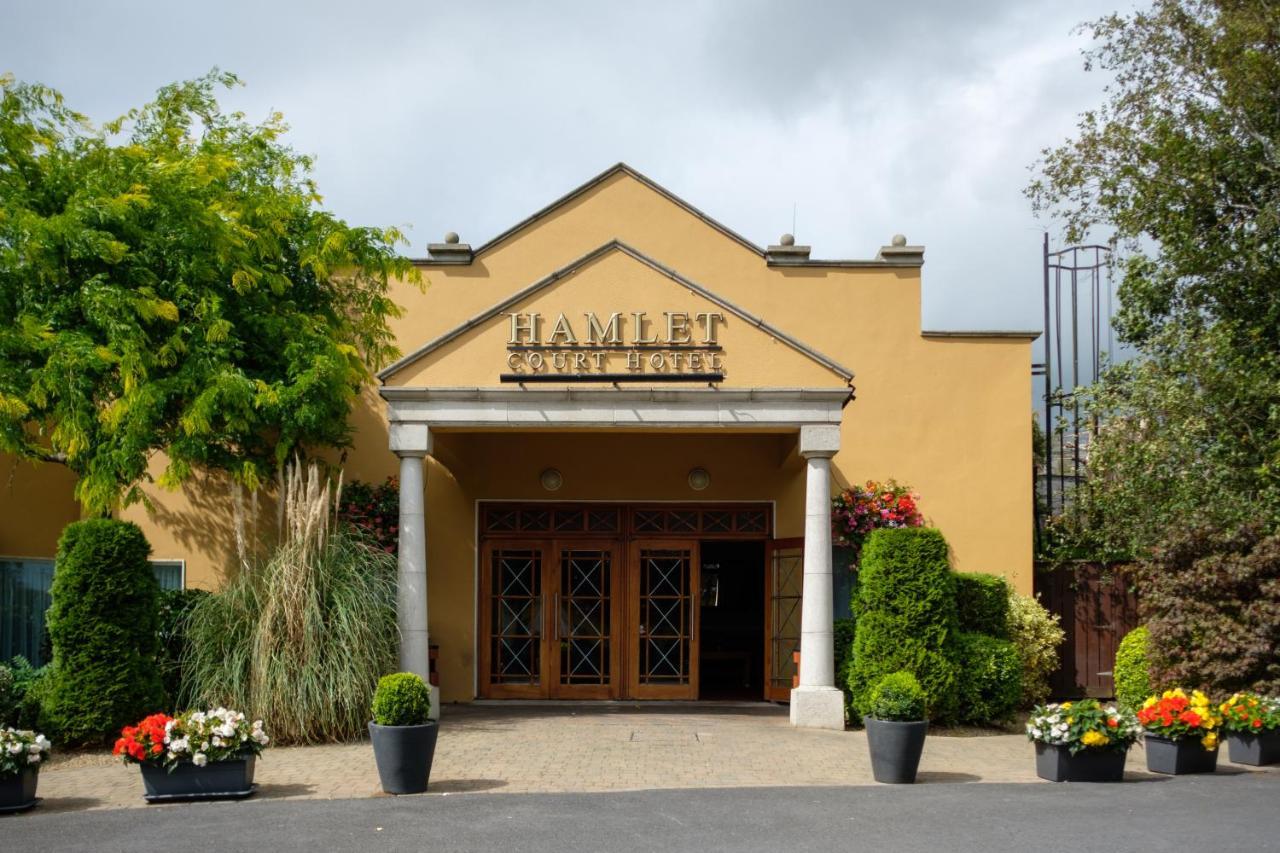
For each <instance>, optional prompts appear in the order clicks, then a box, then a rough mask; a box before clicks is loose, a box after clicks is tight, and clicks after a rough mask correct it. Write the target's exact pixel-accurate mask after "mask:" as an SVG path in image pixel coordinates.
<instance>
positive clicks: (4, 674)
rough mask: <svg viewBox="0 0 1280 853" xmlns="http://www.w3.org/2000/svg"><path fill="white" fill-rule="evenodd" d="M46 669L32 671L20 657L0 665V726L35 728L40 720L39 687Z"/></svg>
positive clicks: (31, 667) (46, 671) (27, 663)
mask: <svg viewBox="0 0 1280 853" xmlns="http://www.w3.org/2000/svg"><path fill="white" fill-rule="evenodd" d="M48 673H49V667H47V666H42V667H40V668H39V669H36V668H35V667H33V666H32V665H31V663H30V661H28V660H27V659H26V658H24V657H23V656H22V655H17V656H16V657H14V658H13V659H12V660H10V661H9V662H8V663H7V664H0V726H12V727H13V728H17V729H34V728H37V726H38V724H39V719H40V705H41V698H40V697H41V691H40V686H41V685H42V684H43V683H44V681H45V680H46V676H47V675H48Z"/></svg>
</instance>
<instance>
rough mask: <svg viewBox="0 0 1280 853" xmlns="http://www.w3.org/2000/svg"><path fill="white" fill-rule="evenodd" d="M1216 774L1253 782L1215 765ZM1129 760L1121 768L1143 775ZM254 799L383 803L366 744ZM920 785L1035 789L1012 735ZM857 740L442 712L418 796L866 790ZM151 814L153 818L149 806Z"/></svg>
mask: <svg viewBox="0 0 1280 853" xmlns="http://www.w3.org/2000/svg"><path fill="white" fill-rule="evenodd" d="M1225 758H1226V755H1225V750H1224V754H1223V756H1222V763H1221V764H1220V768H1219V772H1226V773H1241V772H1263V773H1269V774H1272V775H1273V776H1274V778H1276V779H1277V780H1278V781H1280V769H1276V768H1271V769H1268V770H1262V771H1258V770H1251V769H1246V768H1241V767H1236V766H1235V765H1231V764H1227V763H1226V762H1225ZM1144 761H1145V759H1144V756H1143V753H1142V751H1141V750H1140V749H1134V750H1132V751H1131V753H1130V757H1129V770H1130V771H1131V772H1133V773H1134V774H1135V775H1145V764H1144ZM257 781H258V783H259V785H260V790H259V793H258V795H257V797H256V798H255V799H268V798H282V799H298V798H320V799H334V798H338V799H347V798H360V797H372V796H383V795H382V794H381V792H380V790H379V788H378V776H377V770H376V768H375V767H374V763H373V752H372V750H371V748H370V747H369V744H368V743H367V742H363V743H354V744H339V745H330V746H313V747H284V748H273V749H269V750H267V752H266V753H265V754H264V755H263V757H262V758H260V759H259V761H258V769H257ZM919 781H920V782H923V783H926V784H928V783H941V782H1036V781H1037V779H1036V777H1035V772H1034V767H1033V760H1032V749H1031V745H1030V744H1029V743H1027V741H1026V739H1025V738H1024V737H1023V736H1022V735H1020V734H1000V733H989V732H980V733H977V732H969V733H967V734H965V733H954V732H953V733H946V734H939V735H936V736H930V738H929V739H928V741H927V743H926V745H925V751H924V758H923V760H922V762H921V773H920V780H919ZM870 784H874V782H873V780H872V778H871V766H870V760H869V758H868V755H867V744H866V736H865V734H863V733H862V732H860V731H859V732H831V731H821V730H811V729H794V728H792V727H791V725H790V724H789V722H788V720H787V710H786V708H785V707H778V706H773V705H766V704H763V703H761V704H743V705H732V706H723V705H716V706H709V705H685V704H678V705H666V704H662V705H654V704H641V705H634V704H617V705H591V706H582V705H576V706H574V705H540V706H530V705H516V706H513V705H510V704H507V705H470V706H446V707H445V708H444V719H443V721H442V723H441V728H440V741H439V746H438V748H437V750H436V758H435V764H434V767H433V769H432V774H431V788H430V794H436V795H454V794H464V793H473V792H485V791H497V792H504V793H517V792H579V791H624V790H638V789H647V788H732V787H760V786H797V785H870ZM40 795H41V796H42V797H43V798H44V802H43V804H42V806H41V808H40V809H38V810H37V812H36V814H38V813H40V812H42V811H62V810H68V809H83V808H119V807H141V806H144V805H145V803H144V801H143V799H142V783H141V780H140V778H139V774H138V770H137V768H135V767H125V766H122V765H120V764H118V763H116V761H115V760H114V759H111V758H110V757H109V756H98V755H92V756H85V755H80V756H74V757H72V758H70V759H69V760H63V761H61V762H59V761H54V762H53V763H52V764H51V765H49V766H47V767H46V768H44V770H43V771H42V772H41V774H40ZM152 808H161V807H158V806H156V807H152Z"/></svg>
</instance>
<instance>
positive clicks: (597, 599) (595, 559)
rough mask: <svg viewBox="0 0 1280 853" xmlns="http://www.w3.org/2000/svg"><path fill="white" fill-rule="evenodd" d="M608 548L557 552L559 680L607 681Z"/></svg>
mask: <svg viewBox="0 0 1280 853" xmlns="http://www.w3.org/2000/svg"><path fill="white" fill-rule="evenodd" d="M612 557H613V555H612V554H611V553H610V552H609V551H604V550H599V549H590V548H582V549H572V550H570V549H565V550H563V551H561V552H560V612H559V613H557V614H556V618H557V619H559V620H560V624H559V631H560V683H561V684H596V685H602V684H608V683H609V679H610V677H611V672H610V667H609V652H610V632H611V630H612V626H611V624H610V621H609V603H610V596H611V595H612V590H611V589H610V575H611V561H612Z"/></svg>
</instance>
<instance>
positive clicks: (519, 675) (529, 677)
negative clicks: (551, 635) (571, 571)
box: [489, 548, 542, 684]
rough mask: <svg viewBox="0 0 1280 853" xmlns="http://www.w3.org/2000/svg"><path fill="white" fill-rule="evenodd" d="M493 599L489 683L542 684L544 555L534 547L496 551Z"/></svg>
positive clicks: (491, 606)
mask: <svg viewBox="0 0 1280 853" xmlns="http://www.w3.org/2000/svg"><path fill="white" fill-rule="evenodd" d="M492 566H493V576H492V577H491V578H490V581H491V583H492V594H491V596H490V608H491V609H490V611H489V612H490V626H491V627H490V641H489V657H490V661H489V681H490V683H491V684H538V683H540V681H541V672H540V670H541V665H542V643H541V635H542V630H541V624H540V623H541V620H542V554H541V552H539V551H538V550H536V549H532V548H515V549H495V550H494V552H493V562H492Z"/></svg>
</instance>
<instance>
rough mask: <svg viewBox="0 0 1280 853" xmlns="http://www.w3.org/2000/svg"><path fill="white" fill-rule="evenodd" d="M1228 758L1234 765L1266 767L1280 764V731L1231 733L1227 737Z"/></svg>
mask: <svg viewBox="0 0 1280 853" xmlns="http://www.w3.org/2000/svg"><path fill="white" fill-rule="evenodd" d="M1227 758H1228V759H1230V760H1231V763H1232V764H1248V765H1250V766H1252V767H1264V766H1266V765H1268V764H1280V729H1272V730H1271V731H1269V732H1256V733H1255V732H1231V733H1230V734H1228V735H1227Z"/></svg>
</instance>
